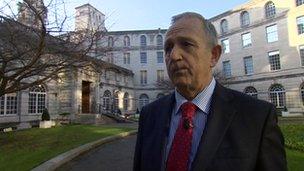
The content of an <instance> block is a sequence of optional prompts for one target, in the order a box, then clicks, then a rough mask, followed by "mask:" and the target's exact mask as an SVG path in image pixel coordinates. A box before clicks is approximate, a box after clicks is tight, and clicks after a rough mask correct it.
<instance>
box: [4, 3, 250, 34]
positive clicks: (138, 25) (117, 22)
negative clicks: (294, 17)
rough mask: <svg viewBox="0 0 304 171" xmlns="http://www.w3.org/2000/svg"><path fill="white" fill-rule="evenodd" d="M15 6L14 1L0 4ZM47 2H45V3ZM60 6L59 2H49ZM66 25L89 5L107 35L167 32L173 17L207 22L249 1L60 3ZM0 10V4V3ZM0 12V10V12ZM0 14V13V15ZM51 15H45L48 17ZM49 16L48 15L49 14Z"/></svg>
mask: <svg viewBox="0 0 304 171" xmlns="http://www.w3.org/2000/svg"><path fill="white" fill-rule="evenodd" d="M0 1H2V3H3V2H9V3H10V4H14V5H15V4H16V3H17V1H18V0H0ZM47 1H49V0H45V4H46V2H47ZM53 1H58V2H61V1H62V0H53ZM64 1H65V7H66V10H67V15H68V16H69V17H70V19H69V20H68V22H67V24H68V25H69V28H70V29H72V28H74V19H73V18H74V17H73V16H74V13H75V7H77V6H80V5H83V4H85V3H90V4H91V5H93V6H94V7H96V8H97V9H98V10H99V11H101V12H102V13H104V14H105V15H106V17H107V20H106V27H107V29H108V30H110V31H117V30H139V29H157V28H167V27H168V26H169V24H170V19H171V17H172V16H173V15H175V14H178V13H182V12H186V11H193V12H198V13H200V14H202V15H203V16H204V17H205V18H211V17H213V16H215V15H218V14H220V13H223V12H225V11H227V10H230V9H231V8H233V7H235V6H238V5H241V4H243V3H245V2H247V1H249V0H64ZM0 7H1V2H0ZM0 10H1V8H0ZM0 12H1V11H0ZM51 12H52V11H49V13H51ZM49 15H50V14H49Z"/></svg>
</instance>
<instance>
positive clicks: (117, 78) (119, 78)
mask: <svg viewBox="0 0 304 171" xmlns="http://www.w3.org/2000/svg"><path fill="white" fill-rule="evenodd" d="M115 80H116V81H118V82H120V81H121V76H120V74H119V73H117V72H116V73H115Z"/></svg>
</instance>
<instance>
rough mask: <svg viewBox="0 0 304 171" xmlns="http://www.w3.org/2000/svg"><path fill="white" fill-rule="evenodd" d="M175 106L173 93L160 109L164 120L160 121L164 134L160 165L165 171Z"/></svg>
mask: <svg viewBox="0 0 304 171" xmlns="http://www.w3.org/2000/svg"><path fill="white" fill-rule="evenodd" d="M174 104H175V95H174V93H171V94H170V95H169V96H168V98H165V100H163V101H162V103H161V105H160V106H159V107H160V111H161V114H160V116H161V117H162V119H161V120H160V121H161V122H162V123H161V124H160V125H161V126H162V132H161V137H160V142H161V154H162V157H160V163H161V169H160V170H164V169H165V166H166V165H165V164H166V163H165V155H166V146H167V142H168V137H169V130H170V121H171V115H172V110H173V107H174Z"/></svg>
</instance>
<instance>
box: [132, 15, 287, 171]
mask: <svg viewBox="0 0 304 171" xmlns="http://www.w3.org/2000/svg"><path fill="white" fill-rule="evenodd" d="M164 49H165V54H166V66H167V70H168V74H169V77H170V79H171V81H172V83H173V84H174V86H175V91H174V93H172V94H170V95H168V96H165V97H163V98H161V99H159V100H157V101H154V102H153V103H150V104H148V105H147V106H145V107H143V109H142V111H141V115H140V121H139V128H138V136H137V142H136V149H135V156H134V170H136V171H137V170H142V171H158V170H168V171H186V170H194V171H204V170H206V171H207V170H212V171H229V170H233V171H238V170H239V171H251V170H258V171H262V170H269V171H270V170H275V171H279V170H287V168H286V167H287V166H286V158H285V151H284V140H283V137H282V134H281V132H280V129H279V127H278V125H277V117H276V113H275V107H274V106H273V105H272V104H270V103H268V102H265V101H261V100H257V99H254V98H251V97H250V96H247V95H245V94H242V93H240V92H236V91H233V90H230V89H227V88H224V87H222V86H221V85H220V84H219V83H218V82H216V81H215V80H214V78H213V76H212V68H213V67H214V66H215V65H216V63H217V62H218V60H219V58H220V55H221V46H219V45H218V44H217V34H216V31H215V28H214V26H213V25H212V24H211V23H210V22H209V21H207V20H205V19H204V18H203V17H202V16H201V15H199V14H196V13H189V12H188V13H183V14H180V15H177V16H174V17H173V18H172V25H171V27H170V28H169V30H168V31H167V34H166V39H165V47H164Z"/></svg>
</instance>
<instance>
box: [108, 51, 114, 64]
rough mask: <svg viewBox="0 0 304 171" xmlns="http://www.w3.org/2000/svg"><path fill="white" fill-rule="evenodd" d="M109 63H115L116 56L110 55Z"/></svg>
mask: <svg viewBox="0 0 304 171" xmlns="http://www.w3.org/2000/svg"><path fill="white" fill-rule="evenodd" d="M108 62H109V63H114V54H113V53H109V54H108Z"/></svg>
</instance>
